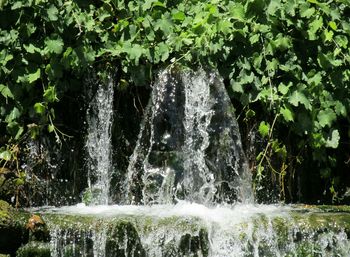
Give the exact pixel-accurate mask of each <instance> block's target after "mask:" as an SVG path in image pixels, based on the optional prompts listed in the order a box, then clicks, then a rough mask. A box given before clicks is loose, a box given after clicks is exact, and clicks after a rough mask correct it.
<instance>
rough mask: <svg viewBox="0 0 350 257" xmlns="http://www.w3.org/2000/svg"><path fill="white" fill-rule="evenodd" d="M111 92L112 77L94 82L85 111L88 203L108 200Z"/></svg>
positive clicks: (110, 150)
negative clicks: (103, 81) (104, 80)
mask: <svg viewBox="0 0 350 257" xmlns="http://www.w3.org/2000/svg"><path fill="white" fill-rule="evenodd" d="M93 83H95V81H93V82H92V84H93ZM90 95H92V92H90ZM113 95H114V80H113V78H112V76H110V77H109V78H108V81H107V83H100V84H99V85H98V88H97V91H96V92H95V95H93V97H92V100H91V102H90V106H89V108H88V111H87V125H88V128H87V130H88V133H87V140H86V149H87V152H88V155H89V160H88V164H89V167H88V183H89V192H87V193H88V194H89V201H90V202H91V204H108V203H109V188H110V176H111V169H112V143H111V134H112V133H111V130H112V124H113Z"/></svg>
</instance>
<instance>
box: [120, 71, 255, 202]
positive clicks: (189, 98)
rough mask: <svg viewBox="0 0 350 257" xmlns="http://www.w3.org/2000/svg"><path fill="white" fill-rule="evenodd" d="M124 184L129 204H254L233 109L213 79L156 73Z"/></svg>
mask: <svg viewBox="0 0 350 257" xmlns="http://www.w3.org/2000/svg"><path fill="white" fill-rule="evenodd" d="M126 184H127V186H126V188H127V192H126V198H127V199H129V202H131V203H147V204H148V203H172V202H174V201H175V202H176V201H177V200H188V201H194V202H198V203H204V204H210V203H213V202H233V201H235V200H238V201H241V202H249V201H251V200H252V198H253V197H252V190H251V183H250V175H249V172H248V169H247V164H246V160H245V156H244V152H243V149H242V143H241V140H240V134H239V128H238V124H237V121H236V119H235V115H234V109H233V107H232V105H231V102H230V98H229V97H228V95H227V92H226V90H225V86H224V84H223V82H222V78H221V77H220V76H219V75H218V74H217V73H215V72H206V71H204V70H202V69H201V70H198V71H181V72H177V71H172V70H170V69H167V70H164V71H161V72H160V73H159V75H158V79H157V80H156V82H155V83H154V85H153V90H152V94H151V100H150V103H149V105H148V108H147V111H146V113H145V117H144V121H143V124H142V126H141V130H140V134H139V138H138V142H137V145H136V147H135V150H134V153H133V155H132V156H131V159H130V164H129V167H128V178H127V180H126Z"/></svg>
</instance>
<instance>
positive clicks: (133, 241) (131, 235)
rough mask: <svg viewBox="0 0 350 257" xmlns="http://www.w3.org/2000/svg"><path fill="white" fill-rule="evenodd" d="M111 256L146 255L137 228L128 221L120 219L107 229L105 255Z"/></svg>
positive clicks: (135, 256)
mask: <svg viewBox="0 0 350 257" xmlns="http://www.w3.org/2000/svg"><path fill="white" fill-rule="evenodd" d="M113 256H120V257H129V256H134V257H143V256H146V252H145V250H144V249H143V247H142V244H141V240H140V237H139V235H138V233H137V230H136V228H135V227H134V226H133V224H131V223H130V222H127V221H120V222H117V223H116V224H112V226H111V227H110V228H109V229H108V231H107V242H106V257H113Z"/></svg>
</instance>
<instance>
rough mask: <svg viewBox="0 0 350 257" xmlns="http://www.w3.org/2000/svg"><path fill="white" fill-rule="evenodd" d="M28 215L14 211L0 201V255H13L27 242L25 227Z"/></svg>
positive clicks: (27, 234)
mask: <svg viewBox="0 0 350 257" xmlns="http://www.w3.org/2000/svg"><path fill="white" fill-rule="evenodd" d="M28 217H29V214H28V213H25V212H20V211H16V210H15V209H13V208H12V207H11V206H10V205H9V204H8V203H7V202H5V201H2V200H0V253H3V254H11V255H14V253H15V252H16V250H17V249H18V248H19V247H20V246H21V245H23V244H25V243H27V242H28V239H29V233H28V230H27V229H26V227H25V224H26V220H27V219H28Z"/></svg>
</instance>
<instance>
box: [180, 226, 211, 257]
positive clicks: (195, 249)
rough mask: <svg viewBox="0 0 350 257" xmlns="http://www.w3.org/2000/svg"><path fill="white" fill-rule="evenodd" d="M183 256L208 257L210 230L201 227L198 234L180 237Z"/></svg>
mask: <svg viewBox="0 0 350 257" xmlns="http://www.w3.org/2000/svg"><path fill="white" fill-rule="evenodd" d="M179 253H181V256H193V257H199V256H203V257H207V256H208V254H209V239H208V232H207V231H206V230H205V229H201V230H200V231H199V233H198V235H190V234H185V235H183V236H182V237H181V239H180V245H179Z"/></svg>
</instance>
